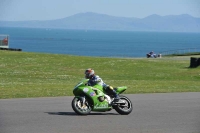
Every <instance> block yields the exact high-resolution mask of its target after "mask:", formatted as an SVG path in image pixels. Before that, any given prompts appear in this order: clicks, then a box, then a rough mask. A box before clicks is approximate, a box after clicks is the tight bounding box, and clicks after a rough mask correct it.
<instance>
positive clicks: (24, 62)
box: [0, 51, 200, 99]
mask: <svg viewBox="0 0 200 133" xmlns="http://www.w3.org/2000/svg"><path fill="white" fill-rule="evenodd" d="M0 57H1V58H0V62H1V63H0V81H1V82H0V98H1V99H2V98H27V97H52V96H69V95H72V90H73V87H74V86H75V85H76V84H77V83H78V82H79V81H80V80H81V79H82V78H84V70H85V69H86V68H89V67H91V68H93V69H94V70H95V71H96V74H98V75H100V76H101V77H102V78H103V80H104V81H105V82H106V83H107V84H109V85H112V86H114V87H115V86H123V85H126V86H128V90H127V91H126V93H160V92H199V91H200V87H199V86H200V67H198V68H193V69H192V68H188V67H189V65H190V57H189V56H188V57H185V56H184V57H168V58H156V59H146V58H143V59H142V58H132V59H131V58H103V57H99V58H96V57H82V56H69V55H56V54H41V53H26V52H13V51H12V52H11V51H0Z"/></svg>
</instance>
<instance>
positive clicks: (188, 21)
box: [0, 12, 200, 32]
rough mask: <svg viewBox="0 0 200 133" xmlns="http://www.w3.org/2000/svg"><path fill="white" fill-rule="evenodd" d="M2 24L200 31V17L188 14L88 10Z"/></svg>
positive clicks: (2, 24)
mask: <svg viewBox="0 0 200 133" xmlns="http://www.w3.org/2000/svg"><path fill="white" fill-rule="evenodd" d="M0 26H1V27H29V28H64V29H84V30H127V31H164V32H200V18H195V17H192V16H190V15H188V14H182V15H168V16H159V15H156V14H153V15H150V16H147V17H145V18H142V19H140V18H127V17H115V16H109V15H106V14H97V13H92V12H87V13H79V14H75V15H73V16H69V17H66V18H62V19H56V20H46V21H0Z"/></svg>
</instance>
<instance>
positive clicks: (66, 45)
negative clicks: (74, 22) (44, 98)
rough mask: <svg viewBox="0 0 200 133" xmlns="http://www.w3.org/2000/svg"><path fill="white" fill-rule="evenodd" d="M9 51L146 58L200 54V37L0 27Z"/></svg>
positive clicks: (173, 34)
mask: <svg viewBox="0 0 200 133" xmlns="http://www.w3.org/2000/svg"><path fill="white" fill-rule="evenodd" d="M0 34H4V35H5V34H6V35H9V47H10V48H19V49H22V51H24V52H39V53H52V54H68V55H78V56H94V57H146V54H147V53H149V52H150V51H154V52H155V53H156V54H162V53H164V52H166V51H175V50H183V49H198V50H200V33H186V32H141V31H138V32H136V31H105V30H98V31H97V30H69V29H42V28H41V29H37V28H11V27H0Z"/></svg>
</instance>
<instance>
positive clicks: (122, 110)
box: [114, 95, 133, 115]
mask: <svg viewBox="0 0 200 133" xmlns="http://www.w3.org/2000/svg"><path fill="white" fill-rule="evenodd" d="M120 100H121V101H123V102H124V103H123V104H121V103H120V104H118V105H116V106H114V109H115V110H116V111H117V112H118V113H119V114H121V115H128V114H130V113H131V112H132V110H133V107H132V102H131V100H130V99H129V98H128V97H126V96H122V95H120Z"/></svg>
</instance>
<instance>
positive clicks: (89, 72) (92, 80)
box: [85, 68, 120, 102]
mask: <svg viewBox="0 0 200 133" xmlns="http://www.w3.org/2000/svg"><path fill="white" fill-rule="evenodd" d="M85 78H86V79H89V81H88V85H89V86H94V85H96V84H99V85H101V86H102V87H103V89H105V91H106V92H108V93H112V94H113V95H114V102H118V101H119V99H120V98H119V96H118V94H117V93H116V91H115V90H114V89H113V87H112V86H110V85H107V84H105V83H104V82H103V80H102V79H101V78H100V77H99V76H98V75H95V72H94V70H93V69H91V68H88V69H86V70H85Z"/></svg>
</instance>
